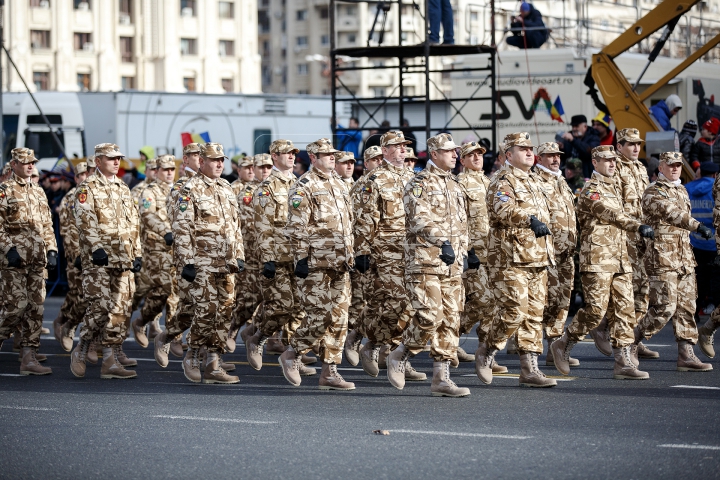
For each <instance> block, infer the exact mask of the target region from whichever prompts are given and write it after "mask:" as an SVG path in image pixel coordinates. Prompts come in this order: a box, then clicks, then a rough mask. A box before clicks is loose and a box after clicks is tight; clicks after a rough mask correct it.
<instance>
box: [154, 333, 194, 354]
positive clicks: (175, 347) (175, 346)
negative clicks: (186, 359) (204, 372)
mask: <svg viewBox="0 0 720 480" xmlns="http://www.w3.org/2000/svg"><path fill="white" fill-rule="evenodd" d="M155 338H157V337H155ZM186 349H187V344H186V345H183V342H182V334H180V335H178V336H177V337H175V338H173V339H172V340H171V341H170V353H172V354H173V357H177V358H182V357H183V356H184V355H185V350H186Z"/></svg>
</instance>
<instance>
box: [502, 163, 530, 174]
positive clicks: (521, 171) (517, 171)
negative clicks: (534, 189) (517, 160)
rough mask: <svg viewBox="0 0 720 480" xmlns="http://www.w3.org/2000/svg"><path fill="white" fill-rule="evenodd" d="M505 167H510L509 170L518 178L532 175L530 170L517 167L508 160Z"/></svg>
mask: <svg viewBox="0 0 720 480" xmlns="http://www.w3.org/2000/svg"><path fill="white" fill-rule="evenodd" d="M504 168H506V169H508V171H510V173H512V174H513V175H514V176H516V177H517V178H529V177H530V172H526V171H525V170H523V169H521V168H517V167H516V166H514V165H513V164H512V163H510V162H509V161H507V160H506V161H505V165H504Z"/></svg>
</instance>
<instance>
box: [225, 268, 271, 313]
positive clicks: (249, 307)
mask: <svg viewBox="0 0 720 480" xmlns="http://www.w3.org/2000/svg"><path fill="white" fill-rule="evenodd" d="M259 276H260V270H259V269H258V265H257V263H256V262H255V261H254V260H253V261H248V262H247V263H246V264H245V271H244V272H240V273H237V274H235V307H234V308H233V314H232V319H233V323H235V325H237V326H241V325H243V324H244V323H245V322H247V321H249V320H252V318H253V314H254V313H255V310H256V309H257V307H258V305H260V302H261V297H262V295H261V293H260V278H259ZM263 278H265V277H263Z"/></svg>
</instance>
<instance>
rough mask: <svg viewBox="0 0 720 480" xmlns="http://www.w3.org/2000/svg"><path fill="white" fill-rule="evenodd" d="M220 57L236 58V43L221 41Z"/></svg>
mask: <svg viewBox="0 0 720 480" xmlns="http://www.w3.org/2000/svg"><path fill="white" fill-rule="evenodd" d="M220 56H221V57H234V56H235V42H234V41H232V40H220Z"/></svg>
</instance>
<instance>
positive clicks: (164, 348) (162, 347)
mask: <svg viewBox="0 0 720 480" xmlns="http://www.w3.org/2000/svg"><path fill="white" fill-rule="evenodd" d="M153 342H154V347H155V348H154V355H155V361H156V362H157V364H158V365H160V366H161V367H162V368H166V367H167V366H168V362H169V360H168V353H169V352H170V342H168V341H167V330H164V331H162V332H160V335H158V336H157V337H155V340H153Z"/></svg>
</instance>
